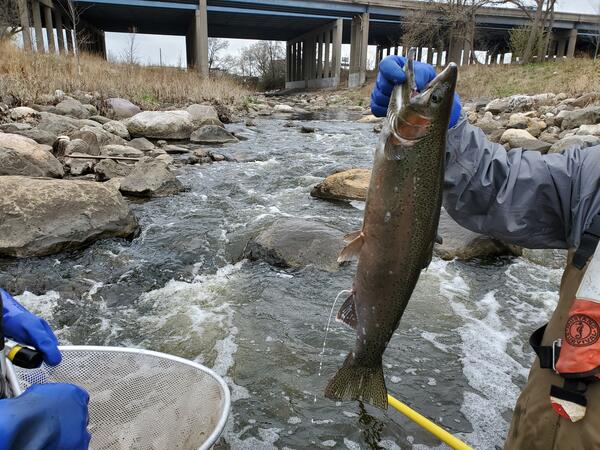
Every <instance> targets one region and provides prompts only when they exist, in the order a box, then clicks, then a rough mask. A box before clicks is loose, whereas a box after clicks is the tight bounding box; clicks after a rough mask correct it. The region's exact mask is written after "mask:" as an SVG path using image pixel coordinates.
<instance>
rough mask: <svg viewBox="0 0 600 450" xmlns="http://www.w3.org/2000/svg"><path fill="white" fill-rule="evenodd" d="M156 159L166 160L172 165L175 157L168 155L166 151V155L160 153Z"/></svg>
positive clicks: (167, 163) (165, 161) (166, 162)
mask: <svg viewBox="0 0 600 450" xmlns="http://www.w3.org/2000/svg"><path fill="white" fill-rule="evenodd" d="M156 160H158V161H162V162H164V163H165V164H166V165H170V164H173V157H172V156H171V155H167V154H166V153H165V154H164V155H158V156H157V157H156Z"/></svg>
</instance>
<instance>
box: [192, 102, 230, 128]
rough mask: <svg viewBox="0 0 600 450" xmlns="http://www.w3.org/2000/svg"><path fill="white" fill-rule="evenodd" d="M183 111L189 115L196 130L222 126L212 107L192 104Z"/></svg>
mask: <svg viewBox="0 0 600 450" xmlns="http://www.w3.org/2000/svg"><path fill="white" fill-rule="evenodd" d="M185 110H186V111H187V112H188V113H189V114H190V116H191V118H192V122H194V126H195V127H196V128H199V127H202V126H204V125H217V126H220V127H222V126H223V123H222V122H221V121H220V120H219V115H218V114H217V110H216V109H215V108H214V106H211V105H198V104H193V105H190V106H188V107H187V108H186V109H185Z"/></svg>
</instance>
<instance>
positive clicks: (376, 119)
mask: <svg viewBox="0 0 600 450" xmlns="http://www.w3.org/2000/svg"><path fill="white" fill-rule="evenodd" d="M382 121H383V117H376V116H374V115H373V114H369V115H366V116H362V117H361V118H360V119H358V120H357V122H358V123H377V122H382Z"/></svg>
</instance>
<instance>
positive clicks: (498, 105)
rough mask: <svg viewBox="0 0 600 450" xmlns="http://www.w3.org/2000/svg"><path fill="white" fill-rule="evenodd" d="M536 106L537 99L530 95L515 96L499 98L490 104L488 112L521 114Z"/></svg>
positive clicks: (487, 108)
mask: <svg viewBox="0 0 600 450" xmlns="http://www.w3.org/2000/svg"><path fill="white" fill-rule="evenodd" d="M534 104H535V98H534V97H532V96H529V95H513V96H512V97H505V98H497V99H495V100H492V101H491V102H489V103H488V105H487V106H486V107H485V110H486V111H489V112H491V113H492V114H500V113H503V112H521V111H528V110H530V109H531V108H532V107H533V106H534Z"/></svg>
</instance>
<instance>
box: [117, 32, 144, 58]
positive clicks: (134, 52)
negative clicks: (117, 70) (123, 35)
mask: <svg viewBox="0 0 600 450" xmlns="http://www.w3.org/2000/svg"><path fill="white" fill-rule="evenodd" d="M135 38H136V34H135V32H134V33H129V36H128V37H127V47H125V49H124V50H123V51H122V52H121V60H122V61H123V62H125V63H127V64H139V62H140V61H139V58H138V46H137V42H136V40H135Z"/></svg>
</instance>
